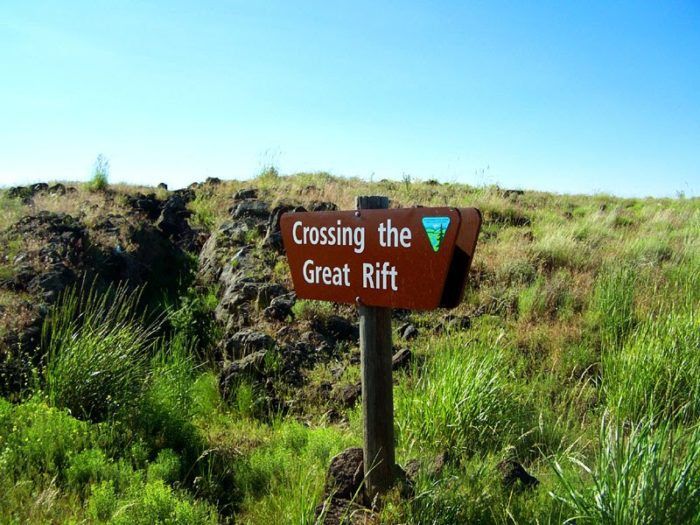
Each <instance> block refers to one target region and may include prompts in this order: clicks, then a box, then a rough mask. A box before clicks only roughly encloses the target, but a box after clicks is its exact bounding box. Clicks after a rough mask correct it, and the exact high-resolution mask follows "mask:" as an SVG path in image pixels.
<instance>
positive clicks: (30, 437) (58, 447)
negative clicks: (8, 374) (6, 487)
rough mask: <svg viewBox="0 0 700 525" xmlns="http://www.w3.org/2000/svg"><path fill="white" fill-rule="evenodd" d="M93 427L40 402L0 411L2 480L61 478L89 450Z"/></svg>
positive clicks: (28, 402)
mask: <svg viewBox="0 0 700 525" xmlns="http://www.w3.org/2000/svg"><path fill="white" fill-rule="evenodd" d="M90 441H91V433H90V428H89V426H88V425H87V424H86V423H84V422H82V421H78V420H77V419H75V418H73V417H71V416H70V415H69V414H68V413H67V412H66V411H64V410H59V409H56V408H52V407H49V406H47V405H46V404H45V403H44V402H43V401H42V400H40V399H39V398H32V399H30V400H29V401H26V402H24V403H22V404H21V405H17V406H14V407H12V406H10V405H9V404H6V403H5V404H3V405H2V410H1V411H0V473H1V476H0V477H6V478H9V479H12V480H15V481H17V480H20V479H38V478H40V477H42V476H44V475H48V476H60V475H62V474H63V470H64V468H66V466H67V465H68V463H69V462H70V459H71V458H72V457H73V456H75V455H77V454H79V453H80V452H81V451H82V450H84V449H85V448H87V447H88V446H89V444H90Z"/></svg>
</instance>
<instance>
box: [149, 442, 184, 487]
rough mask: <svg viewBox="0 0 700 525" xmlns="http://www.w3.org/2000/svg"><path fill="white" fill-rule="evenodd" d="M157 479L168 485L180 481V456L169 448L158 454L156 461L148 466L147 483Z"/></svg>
mask: <svg viewBox="0 0 700 525" xmlns="http://www.w3.org/2000/svg"><path fill="white" fill-rule="evenodd" d="M157 479H160V480H162V481H164V482H165V483H169V484H172V483H175V482H176V481H177V480H178V479H180V456H178V455H177V454H176V453H175V452H174V451H172V450H170V449H169V448H166V449H164V450H161V451H160V452H158V456H157V457H156V460H155V461H154V462H153V463H151V464H149V465H148V481H154V480H157Z"/></svg>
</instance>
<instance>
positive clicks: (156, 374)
mask: <svg viewBox="0 0 700 525" xmlns="http://www.w3.org/2000/svg"><path fill="white" fill-rule="evenodd" d="M104 182H105V184H106V182H107V181H106V179H105V181H104ZM100 184H101V183H100ZM244 187H245V188H249V187H254V188H257V189H258V190H259V193H260V198H261V199H263V200H265V201H266V202H269V203H270V206H271V207H274V206H275V205H277V204H278V203H280V202H282V201H285V202H292V203H295V204H299V205H304V206H308V205H309V203H311V202H313V201H331V202H335V203H337V204H338V205H339V206H340V207H341V209H350V208H352V207H353V205H354V196H355V195H358V194H385V195H388V196H389V197H390V198H391V199H392V203H393V205H400V206H411V205H414V204H421V205H426V206H430V205H433V206H444V205H452V206H477V207H480V208H481V210H482V211H483V213H484V218H485V224H484V229H483V231H482V236H481V238H480V241H479V245H478V248H477V252H476V258H475V260H474V264H473V265H472V273H471V280H470V284H469V287H468V289H467V292H466V298H465V301H464V303H463V304H461V305H460V306H459V307H458V308H457V309H456V310H455V311H454V312H453V313H455V314H457V315H459V316H469V317H470V318H471V328H469V329H467V330H465V331H454V330H453V331H450V332H449V333H448V332H445V331H442V330H441V329H440V328H441V327H442V321H443V319H442V317H443V315H444V314H445V313H446V312H442V311H438V312H412V313H411V314H410V316H409V317H408V319H409V320H410V321H411V322H412V323H414V324H415V325H416V326H417V327H418V328H419V334H420V335H419V337H418V338H417V339H416V340H413V341H410V342H406V341H399V340H398V339H397V340H396V341H395V343H396V344H397V345H398V344H399V343H400V344H401V345H402V346H403V345H407V346H409V348H410V350H411V352H412V354H413V361H412V364H411V366H409V367H408V368H407V369H405V370H402V371H400V372H395V373H394V378H395V386H394V400H395V422H394V423H395V429H396V436H397V458H398V460H399V462H400V463H401V464H402V465H404V466H405V465H406V463H407V462H408V461H409V460H417V461H418V462H419V464H420V469H419V474H418V478H417V480H416V482H415V486H414V494H413V496H412V497H409V498H407V497H404V496H402V495H401V494H400V493H399V491H398V490H394V491H392V492H391V493H390V494H389V495H388V496H387V498H386V499H385V500H384V502H383V507H382V509H381V511H380V519H379V522H380V523H387V524H404V523H411V524H413V523H416V524H418V523H420V524H422V523H430V524H445V525H447V524H450V525H451V524H454V523H482V524H506V523H508V524H513V523H522V524H530V523H551V524H555V523H556V524H559V523H564V522H568V523H611V524H627V523H632V524H637V523H639V524H651V523H669V522H670V523H676V524H679V525H680V524H685V523H698V516H700V504H699V498H698V490H699V488H698V487H699V486H700V482H699V480H700V474H699V472H700V469H699V464H698V450H700V442H699V441H698V437H699V436H700V432H699V431H698V425H699V424H700V404H699V402H698V399H700V380H699V379H698V378H700V358H699V357H698V348H700V339H699V336H698V334H700V324H699V322H700V317H699V315H700V200H699V199H620V198H616V197H612V196H609V195H595V196H571V195H554V194H546V193H539V192H525V194H523V195H514V194H510V195H506V194H505V193H504V192H503V191H502V190H501V189H500V188H498V187H496V186H483V187H474V186H468V185H462V184H454V183H450V184H434V183H430V182H421V181H419V180H415V179H413V178H409V177H407V178H406V180H405V181H403V182H401V181H383V180H373V181H363V180H360V179H344V178H338V177H333V176H332V175H330V174H328V173H303V174H298V175H296V176H291V177H290V176H285V175H283V174H280V173H279V172H278V171H277V170H274V169H269V168H268V169H265V170H263V172H262V173H260V174H259V176H258V177H257V178H255V179H252V180H249V181H241V182H226V181H225V182H222V183H221V184H220V185H205V186H204V187H202V188H201V189H199V190H197V197H196V199H195V200H194V201H193V202H191V203H190V205H189V206H190V209H191V210H192V211H193V212H194V216H193V223H194V224H195V225H197V226H200V227H203V228H205V229H212V228H213V227H215V226H216V225H217V224H221V223H223V222H224V221H227V220H231V219H230V215H229V213H228V208H229V207H230V206H231V196H232V195H233V193H235V191H237V190H238V189H241V188H244ZM111 190H113V191H115V192H117V195H116V199H115V200H116V201H118V200H119V198H120V195H122V194H121V193H120V192H121V191H125V190H124V188H120V187H118V186H112V187H111ZM83 193H84V194H85V195H87V196H88V197H89V199H91V200H90V202H91V203H97V202H99V200H100V199H102V198H106V196H107V195H108V194H109V193H110V192H105V194H104V197H103V193H102V192H94V193H91V194H88V193H87V192H83ZM58 204H60V209H62V210H63V209H64V208H65V211H68V212H70V213H73V211H71V208H70V206H74V211H75V214H76V215H77V214H79V212H80V209H81V206H84V203H81V202H77V203H72V201H68V200H66V201H65V202H63V201H61V202H58V201H57V200H56V199H53V198H52V199H43V200H42V199H40V198H39V199H35V205H34V206H35V208H36V209H34V210H33V211H40V210H41V209H42V206H57V205H58ZM47 209H48V208H47ZM51 209H52V210H53V209H54V208H51ZM30 211H32V210H30V209H29V208H28V207H26V206H24V205H22V204H21V201H20V200H18V199H7V198H6V197H4V196H1V197H0V228H4V227H6V226H8V225H9V224H11V223H12V222H14V221H16V220H17V219H18V218H19V217H20V216H22V215H24V214H26V213H29V212H30ZM243 240H244V241H245V240H247V241H253V242H255V241H257V240H259V239H258V238H253V236H252V235H251V237H249V238H247V239H243ZM20 244H21V243H19V244H18V243H17V242H16V241H15V242H14V244H12V243H6V246H4V251H3V250H2V249H0V251H2V252H3V257H7V258H5V259H0V268H3V267H4V268H6V269H5V272H6V273H8V272H10V271H11V266H12V261H11V260H10V259H11V258H12V257H14V255H16V254H17V253H19V252H20V251H21V249H22V246H20ZM262 250H263V247H262V246H256V248H255V254H256V255H260V254H262V255H263V256H262V257H261V261H262V262H261V267H260V268H259V269H258V268H256V271H258V270H259V273H260V274H261V275H266V276H272V280H274V281H277V282H281V283H283V284H285V285H286V286H289V285H290V283H289V274H288V268H287V265H286V262H285V260H284V259H283V258H282V257H277V256H276V255H273V254H266V253H265V254H263V253H262ZM195 267H196V265H192V266H191V268H190V267H188V268H189V269H190V270H191V271H194V268H195ZM2 271H3V270H1V269H0V273H1V272H2ZM186 277H187V278H183V279H181V280H175V281H176V282H175V281H173V282H175V285H177V286H178V287H179V288H178V290H176V293H173V295H172V297H173V299H170V300H169V301H164V300H161V298H160V296H158V297H151V296H148V294H149V293H151V292H149V288H147V289H146V290H144V291H142V292H139V291H138V290H137V291H134V290H129V289H128V288H126V287H124V286H122V287H116V288H112V289H111V290H105V289H104V288H102V289H100V288H97V287H89V286H83V287H82V288H81V287H78V288H76V289H74V290H72V291H68V292H66V293H65V294H64V295H63V296H62V297H61V298H60V299H59V301H58V302H57V303H56V304H55V305H54V306H53V307H51V308H50V309H49V311H48V316H47V322H46V323H45V326H44V330H43V337H42V346H41V352H43V354H42V355H41V359H36V360H35V365H36V373H35V376H36V377H35V381H34V383H32V385H31V387H30V388H29V389H28V390H26V391H23V392H21V393H19V394H17V395H15V396H14V397H13V401H15V403H10V402H8V401H6V400H4V399H0V494H2V497H0V523H136V524H138V523H195V524H199V523H217V522H219V523H250V524H268V523H290V524H298V523H314V516H313V514H314V509H315V507H316V506H317V505H318V504H319V503H321V502H322V494H321V492H322V488H323V484H324V480H325V474H326V468H327V466H328V464H329V461H330V458H331V457H332V456H333V455H335V454H336V453H337V452H339V451H341V450H343V449H344V448H346V447H348V446H358V445H360V444H361V443H362V418H361V412H360V408H359V407H355V408H353V409H349V410H346V409H343V408H342V407H340V406H339V405H338V404H337V402H335V401H334V400H333V399H332V397H333V396H329V395H328V393H327V392H328V391H327V390H325V388H326V386H327V382H330V383H332V385H331V386H332V388H333V390H332V392H335V391H336V390H337V388H338V387H339V386H342V385H345V384H352V383H354V382H355V381H356V380H357V379H358V378H359V377H360V366H359V365H358V364H357V362H356V361H355V357H356V355H357V349H356V348H352V345H351V344H346V345H345V346H343V347H341V348H338V349H335V350H336V351H335V353H334V356H333V358H332V359H331V360H330V361H329V362H321V363H319V364H318V365H316V366H315V367H314V368H312V369H310V370H303V371H302V375H303V377H304V379H305V382H304V383H303V384H301V385H293V386H289V385H286V386H284V385H281V386H280V384H281V381H282V380H283V379H284V374H285V371H284V369H283V368H280V364H281V363H283V362H284V360H276V361H275V362H274V363H273V362H270V363H269V366H270V368H274V369H275V370H276V373H275V374H274V378H273V381H272V384H270V383H266V382H264V381H263V382H256V381H253V380H249V381H243V382H241V383H240V384H239V385H238V387H237V388H236V389H235V391H234V392H233V394H232V395H231V396H230V398H229V399H227V400H222V399H221V398H220V395H219V391H218V385H217V371H218V366H219V365H218V363H217V343H218V340H219V338H220V336H221V334H222V329H223V327H221V326H218V325H217V323H216V321H215V320H214V311H215V308H216V306H217V301H218V298H217V290H216V289H214V288H203V287H201V286H200V284H199V283H197V282H196V280H194V275H189V276H186ZM163 278H164V279H170V280H173V278H172V277H170V276H168V275H163ZM177 283H179V284H177ZM175 285H174V286H175ZM140 293H141V294H146V296H144V297H140V296H139V294H140ZM25 300H26V301H29V302H31V301H32V300H33V297H32V296H31V294H27V293H23V294H20V293H17V292H15V291H13V290H10V289H4V290H3V291H2V299H1V300H0V333H2V334H4V333H8V332H11V331H12V330H13V326H14V325H13V324H12V323H14V322H15V317H14V316H15V314H17V317H19V313H20V312H21V309H20V308H16V305H19V304H21V303H22V302H23V301H25ZM144 305H151V308H154V306H153V305H155V308H158V309H159V310H157V311H159V312H162V315H161V316H160V317H158V316H155V318H154V316H153V315H150V316H147V315H145V314H143V311H144V309H145V308H144ZM352 312H353V309H352V307H344V306H343V307H337V306H334V305H331V304H330V303H322V302H315V301H304V300H299V301H297V303H296V305H295V307H294V317H295V319H294V321H288V322H287V323H285V324H289V325H291V326H292V327H297V328H299V329H300V331H301V334H303V333H304V332H305V331H307V330H308V326H309V324H310V322H312V321H314V320H316V319H318V318H321V319H323V318H327V317H328V316H330V315H331V314H340V315H343V316H347V317H349V318H351V320H352V315H353V313H352ZM259 314H260V312H257V311H256V310H255V309H253V310H251V312H250V316H251V327H252V328H255V329H261V330H263V331H265V332H266V333H270V334H272V333H275V332H276V331H277V330H279V329H280V328H283V327H284V325H283V324H278V323H272V322H270V321H268V320H263V319H261V318H260V317H259ZM399 322H404V319H403V318H402V319H401V321H399V320H397V321H396V324H398V323H399ZM396 324H395V327H396ZM292 342H293V341H292ZM282 351H284V350H282ZM2 352H5V349H4V348H0V357H3V356H4V355H5V354H3V353H2ZM280 355H281V354H280ZM13 357H14V356H13ZM277 357H279V355H278V356H277ZM3 363H4V361H3ZM0 372H2V373H5V370H4V369H3V370H0ZM338 378H340V379H338ZM322 386H323V388H322ZM278 388H279V389H278ZM271 389H272V391H271ZM272 395H275V396H277V397H278V398H279V400H280V401H282V402H284V403H285V404H286V406H287V412H284V411H281V412H279V413H275V414H271V413H270V410H269V409H268V408H267V407H268V403H269V396H272ZM442 451H448V452H449V459H448V461H447V464H446V466H445V467H444V469H443V470H442V471H441V472H440V473H433V472H432V470H431V465H432V463H433V460H434V458H435V456H436V454H437V453H439V452H442ZM503 459H513V460H517V461H519V462H521V463H522V464H523V466H524V467H525V468H526V469H527V470H528V471H529V472H530V473H531V474H533V475H535V476H536V477H537V478H538V479H539V480H540V485H539V486H538V487H537V488H535V489H532V490H528V489H525V488H523V487H522V486H520V485H519V484H517V483H516V484H515V485H513V486H504V484H503V482H502V479H501V473H500V471H499V468H498V464H499V462H500V461H502V460H503ZM567 520H568V521H567Z"/></svg>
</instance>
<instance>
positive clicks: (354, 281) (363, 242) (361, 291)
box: [280, 196, 481, 499]
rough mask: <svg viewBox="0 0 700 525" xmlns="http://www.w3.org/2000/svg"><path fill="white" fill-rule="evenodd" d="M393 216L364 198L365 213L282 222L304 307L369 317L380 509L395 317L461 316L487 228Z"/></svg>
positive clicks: (472, 217) (464, 215)
mask: <svg viewBox="0 0 700 525" xmlns="http://www.w3.org/2000/svg"><path fill="white" fill-rule="evenodd" d="M388 208H389V199H388V198H387V197H376V196H373V197H357V203H356V210H355V211H333V212H312V213H308V212H302V213H285V214H283V215H282V217H281V219H280V228H281V231H282V241H283V243H284V247H285V251H286V253H287V259H288V261H289V269H290V272H291V275H292V281H293V283H294V290H295V292H296V294H297V297H298V298H300V299H316V300H321V301H333V302H336V303H350V304H356V305H357V306H358V308H359V314H360V352H361V366H362V411H363V423H364V442H363V452H364V469H365V480H366V490H367V493H368V495H369V497H370V498H371V499H374V497H375V496H376V495H377V494H381V493H383V492H385V491H386V490H388V489H389V487H391V484H392V483H393V481H394V469H395V464H394V462H395V457H394V403H393V392H392V379H391V357H392V356H391V351H392V345H391V310H392V308H405V309H412V310H433V309H435V308H453V307H455V306H457V305H458V304H459V303H460V302H461V300H462V295H463V293H464V288H465V286H466V283H467V276H468V272H469V266H470V265H471V262H472V259H473V257H474V250H475V249H476V241H477V238H478V235H479V229H480V228H481V213H480V212H479V210H477V209H475V208H447V207H444V208H421V207H418V208H402V209H388Z"/></svg>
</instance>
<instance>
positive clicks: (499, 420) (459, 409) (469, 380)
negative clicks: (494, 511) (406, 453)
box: [396, 336, 520, 456]
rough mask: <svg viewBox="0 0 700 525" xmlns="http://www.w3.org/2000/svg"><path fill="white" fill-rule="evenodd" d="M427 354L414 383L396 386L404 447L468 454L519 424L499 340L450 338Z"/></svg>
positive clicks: (494, 443)
mask: <svg viewBox="0 0 700 525" xmlns="http://www.w3.org/2000/svg"><path fill="white" fill-rule="evenodd" d="M430 354H431V357H430V359H429V360H428V362H427V364H426V365H425V366H424V369H423V370H421V374H422V375H421V376H420V378H419V379H418V381H417V383H416V384H415V385H413V386H410V387H407V388H402V387H399V388H398V389H397V396H396V411H397V424H398V428H399V430H400V434H401V439H402V440H403V442H404V443H406V446H407V447H408V448H409V449H411V448H413V447H414V446H415V447H417V448H418V449H433V450H450V451H451V452H452V453H454V454H457V455H465V456H469V455H471V454H473V453H476V452H484V451H489V450H494V449H498V447H500V446H501V445H502V444H504V443H506V442H507V440H508V439H509V438H511V437H512V435H513V434H512V433H513V431H514V430H515V429H516V428H517V427H518V425H519V424H520V422H519V414H518V412H519V408H520V407H519V404H518V401H517V399H516V397H515V395H514V393H513V389H512V387H511V385H510V384H509V383H510V381H511V380H510V378H509V377H508V374H507V370H508V365H507V363H506V361H505V358H504V353H503V351H502V350H501V349H500V348H499V347H498V342H497V341H495V342H494V341H487V342H484V341H482V340H480V339H479V338H477V337H473V338H464V337H459V336H450V337H447V338H443V339H439V340H438V341H437V342H436V343H435V344H434V345H432V346H431V348H430ZM417 372H418V371H416V373H417Z"/></svg>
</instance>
